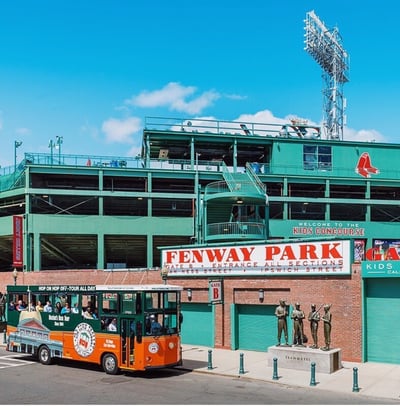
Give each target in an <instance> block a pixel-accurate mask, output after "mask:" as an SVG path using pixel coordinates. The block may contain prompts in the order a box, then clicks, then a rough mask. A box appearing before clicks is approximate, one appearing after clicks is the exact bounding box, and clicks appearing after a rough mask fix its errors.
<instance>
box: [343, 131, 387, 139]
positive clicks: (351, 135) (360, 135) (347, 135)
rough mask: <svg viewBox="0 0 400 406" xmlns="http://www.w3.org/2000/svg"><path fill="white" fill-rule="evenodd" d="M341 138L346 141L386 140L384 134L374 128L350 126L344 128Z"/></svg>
mask: <svg viewBox="0 0 400 406" xmlns="http://www.w3.org/2000/svg"><path fill="white" fill-rule="evenodd" d="M343 138H344V140H346V141H374V142H387V140H386V138H385V136H383V135H382V134H381V133H380V132H379V131H376V130H354V129H352V128H345V129H344V134H343Z"/></svg>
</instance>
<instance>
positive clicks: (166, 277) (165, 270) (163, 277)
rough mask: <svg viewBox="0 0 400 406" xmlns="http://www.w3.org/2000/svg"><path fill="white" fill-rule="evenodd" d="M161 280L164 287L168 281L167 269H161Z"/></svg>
mask: <svg viewBox="0 0 400 406" xmlns="http://www.w3.org/2000/svg"><path fill="white" fill-rule="evenodd" d="M161 278H162V280H163V281H164V285H166V284H167V280H168V268H162V269H161Z"/></svg>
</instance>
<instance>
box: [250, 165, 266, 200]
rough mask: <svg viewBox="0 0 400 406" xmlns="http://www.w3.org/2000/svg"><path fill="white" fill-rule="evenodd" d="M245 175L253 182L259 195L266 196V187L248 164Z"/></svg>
mask: <svg viewBox="0 0 400 406" xmlns="http://www.w3.org/2000/svg"><path fill="white" fill-rule="evenodd" d="M246 173H247V174H248V176H249V177H250V178H251V179H252V180H253V181H254V183H255V185H256V187H257V189H258V190H259V192H260V193H261V194H266V193H267V188H266V186H265V185H264V183H262V182H261V180H260V178H259V177H258V176H257V174H256V173H255V171H254V169H253V167H252V166H251V165H250V164H249V163H248V162H247V163H246Z"/></svg>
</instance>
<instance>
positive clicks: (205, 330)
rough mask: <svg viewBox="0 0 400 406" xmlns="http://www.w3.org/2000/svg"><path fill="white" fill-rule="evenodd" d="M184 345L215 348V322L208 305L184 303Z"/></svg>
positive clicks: (210, 307)
mask: <svg viewBox="0 0 400 406" xmlns="http://www.w3.org/2000/svg"><path fill="white" fill-rule="evenodd" d="M182 315H183V323H182V332H181V333H182V343H183V344H194V345H202V346H205V347H213V346H214V320H213V312H212V306H210V305H209V304H208V303H182Z"/></svg>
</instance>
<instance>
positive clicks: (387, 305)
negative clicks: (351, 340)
mask: <svg viewBox="0 0 400 406" xmlns="http://www.w3.org/2000/svg"><path fill="white" fill-rule="evenodd" d="M365 296H366V308H365V313H366V321H367V326H366V327H367V328H366V334H367V337H366V346H367V347H366V355H367V361H374V362H386V363H393V364H400V350H399V343H400V329H399V325H400V279H398V278H382V279H381V278H370V279H367V281H366V295H365Z"/></svg>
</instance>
